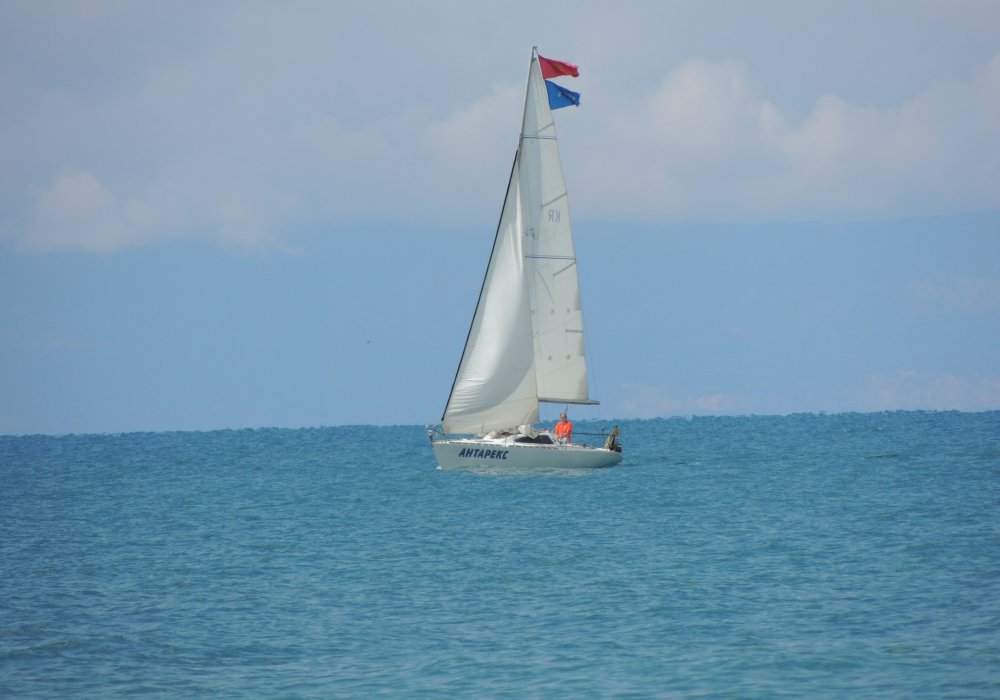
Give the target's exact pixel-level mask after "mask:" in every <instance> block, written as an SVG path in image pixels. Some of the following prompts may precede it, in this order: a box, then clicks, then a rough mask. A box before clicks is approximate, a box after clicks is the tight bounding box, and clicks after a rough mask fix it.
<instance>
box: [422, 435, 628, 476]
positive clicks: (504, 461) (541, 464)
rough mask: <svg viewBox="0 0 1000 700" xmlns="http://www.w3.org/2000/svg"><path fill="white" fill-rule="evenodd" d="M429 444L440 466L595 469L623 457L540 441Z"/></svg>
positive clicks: (614, 453)
mask: <svg viewBox="0 0 1000 700" xmlns="http://www.w3.org/2000/svg"><path fill="white" fill-rule="evenodd" d="M431 444H432V447H433V448H434V456H435V457H437V462H438V466H440V467H441V468H442V469H456V468H462V467H501V468H504V467H505V468H510V469H536V468H537V469H597V468H601V467H611V466H614V465H615V464H618V463H619V462H621V461H622V453H621V452H612V451H611V450H605V449H603V448H600V447H588V446H585V445H565V444H560V445H539V444H531V443H519V442H513V441H507V440H489V439H477V438H464V439H455V440H447V439H446V440H435V441H434V442H432V443H431Z"/></svg>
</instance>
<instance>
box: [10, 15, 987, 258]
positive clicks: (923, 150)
mask: <svg viewBox="0 0 1000 700" xmlns="http://www.w3.org/2000/svg"><path fill="white" fill-rule="evenodd" d="M76 5H79V7H80V8H82V9H78V10H74V12H75V14H74V15H73V17H74V20H73V21H72V22H67V21H64V20H60V19H57V18H55V17H53V16H50V15H58V14H59V13H45V12H33V11H29V10H27V9H24V8H18V7H16V6H12V7H11V8H7V9H5V10H3V11H0V12H3V13H4V15H5V17H6V19H7V20H8V21H7V22H6V24H5V25H3V23H0V25H3V26H4V27H5V28H4V29H0V32H2V34H0V38H2V39H4V40H5V45H9V46H10V47H11V49H10V60H9V61H7V62H6V64H5V66H4V67H3V68H2V69H0V90H2V91H3V92H4V94H5V97H6V99H5V100H4V103H3V105H2V106H0V122H2V123H3V124H4V127H3V129H2V130H0V148H2V150H3V152H4V153H5V162H4V164H3V165H2V166H0V221H2V222H3V228H4V230H5V231H6V233H5V237H7V238H8V239H13V240H15V241H18V242H19V243H21V244H22V245H24V246H26V247H28V248H32V249H35V250H54V249H60V248H78V249H83V250H95V251H98V250H99V251H113V250H115V249H118V248H121V247H127V246H133V245H144V244H149V243H154V242H157V241H162V240H170V239H173V238H176V237H178V236H192V237H199V238H204V239H208V240H213V241H226V242H235V243H237V244H239V245H244V244H246V245H251V246H260V245H281V242H282V241H283V240H287V238H288V236H289V233H290V232H292V231H295V230H297V229H301V228H305V227H315V226H324V225H327V226H329V225H334V224H337V223H345V222H347V223H350V222H375V223H377V222H379V221H398V220H401V219H406V220H408V221H411V222H412V221H414V220H415V221H417V222H418V223H419V222H423V223H424V225H434V226H440V225H451V226H457V225H464V224H467V223H469V222H478V221H482V220H483V217H484V215H485V216H487V217H488V218H489V217H492V216H493V215H494V214H495V211H496V208H497V206H498V200H499V199H500V198H501V197H502V191H501V190H502V183H503V181H504V180H505V178H506V168H507V166H508V165H509V162H510V157H511V154H512V150H513V148H514V146H515V136H516V128H517V123H518V117H519V114H518V110H519V103H520V99H521V94H522V93H523V85H522V83H521V81H522V80H523V74H524V64H523V63H521V62H520V61H521V60H523V59H524V58H526V54H527V52H526V47H527V46H530V44H527V43H526V42H528V41H532V40H533V39H534V38H535V37H527V36H525V34H526V32H525V31H524V30H523V28H520V27H519V25H518V22H517V21H516V13H508V12H504V13H502V15H501V14H500V13H497V16H496V17H493V16H491V15H490V14H484V13H483V12H482V11H468V12H464V11H463V12H459V11H458V9H459V6H458V5H451V4H449V3H444V4H439V5H437V4H432V5H431V6H430V7H429V8H423V9H421V10H414V9H412V8H409V7H408V6H405V5H404V4H399V5H398V6H394V10H393V11H392V12H388V13H386V12H383V11H382V10H381V9H380V8H379V7H376V6H372V8H371V9H369V8H367V7H366V6H357V7H354V6H351V7H343V6H340V5H337V4H333V5H329V4H323V3H318V4H313V3H302V4H296V5H293V6H291V7H285V6H282V7H280V8H279V7H273V6H269V5H266V4H263V5H253V4H250V5H247V4H237V5H231V6H218V5H213V6H207V7H202V6H198V5H195V6H187V7H185V8H183V9H170V8H167V9H163V8H159V7H158V6H155V5H151V6H134V5H132V4H129V3H124V4H115V3H111V4H107V3H98V4H92V3H90V4H88V3H83V4H73V3H70V4H69V5H68V6H66V7H67V8H69V9H73V8H74V7H76ZM171 7H172V6H171ZM88 8H89V9H88ZM546 11H547V12H552V13H555V14H558V15H559V16H560V17H562V14H561V13H558V12H557V11H556V10H555V9H552V10H546ZM706 12H707V14H705V13H703V12H702V11H696V10H683V11H682V10H679V9H678V10H676V11H675V12H671V11H668V10H666V9H664V8H663V7H661V6H659V5H655V4H651V5H649V6H646V5H643V4H641V3H640V4H638V5H636V6H635V7H633V8H632V9H631V10H628V11H626V10H621V9H619V10H615V9H609V8H607V7H605V6H603V5H601V6H597V5H595V6H586V5H584V6H581V7H580V8H579V11H578V12H577V13H575V14H574V15H572V16H571V17H564V18H563V19H564V21H566V22H569V23H570V25H571V26H569V27H567V31H566V32H565V34H566V36H567V37H569V36H572V35H573V34H574V32H573V31H569V30H570V29H575V30H577V31H579V32H582V34H581V36H582V37H586V40H584V39H582V38H581V39H580V40H578V44H577V46H575V47H574V46H573V45H572V44H569V45H560V44H558V43H556V44H555V45H552V46H551V47H547V48H546V50H549V48H551V51H549V52H550V53H552V54H553V55H555V56H559V57H562V58H567V59H572V60H574V61H577V62H579V63H581V64H582V65H583V69H584V72H583V75H582V76H581V78H580V80H579V81H578V82H577V83H574V87H578V88H579V89H580V90H581V91H582V92H583V96H584V106H583V107H581V109H580V110H579V112H577V111H576V110H572V113H571V114H568V113H557V119H558V121H559V128H560V135H561V136H562V137H563V139H564V143H563V148H564V163H566V164H567V165H568V166H570V167H571V168H572V170H571V172H570V173H569V180H570V185H571V191H572V195H571V196H572V201H573V208H574V215H575V216H576V217H577V218H580V217H602V218H608V219H613V220H630V219H631V220H636V219H643V220H651V221H657V222H662V221H669V220H676V219H691V218H694V219H730V220H747V219H789V218H803V217H805V218H810V219H825V218H858V217H866V216H877V217H899V216H911V215H920V214H928V213H952V212H955V211H963V210H969V209H978V208H995V207H1000V191H998V188H997V187H996V184H995V183H996V182H998V181H1000V130H997V129H996V128H995V124H997V123H1000V55H997V56H993V57H992V58H990V59H989V60H987V61H986V62H985V63H984V62H983V59H982V58H981V57H980V58H979V59H978V60H979V67H978V68H977V69H976V70H975V71H972V70H971V69H969V68H968V66H970V65H973V63H972V62H970V61H968V60H967V61H966V62H965V63H963V64H962V70H954V71H952V73H950V74H949V75H948V76H947V77H944V78H942V77H941V76H940V75H929V74H928V75H927V77H925V78H924V79H923V81H922V82H917V81H916V79H914V78H913V76H908V77H909V78H910V80H909V82H908V83H907V84H911V85H918V87H916V88H915V89H913V90H910V92H909V94H907V95H904V96H903V97H901V98H899V99H895V100H894V102H890V103H887V104H867V103H864V102H862V101H860V100H858V99H857V98H855V97H852V96H851V95H847V94H837V91H836V90H835V89H833V88H831V87H830V85H829V84H828V83H823V82H819V81H817V82H814V83H813V82H810V81H808V80H802V79H801V78H799V79H798V83H797V86H798V87H797V89H798V90H800V91H801V90H804V89H808V90H810V91H811V92H809V93H808V94H802V93H801V92H800V93H797V94H795V95H792V96H790V95H789V93H788V91H787V89H786V90H782V89H780V88H776V87H774V83H775V77H774V72H775V71H777V70H778V68H776V67H775V66H778V67H780V66H782V65H783V64H781V63H775V62H774V61H773V57H772V58H771V59H770V60H761V56H760V55H759V54H757V53H755V52H759V51H760V49H759V48H754V47H757V46H758V45H760V44H761V41H763V39H762V40H761V41H756V42H752V43H749V44H746V43H744V44H739V43H736V44H732V46H731V47H730V48H729V49H727V51H729V52H730V53H728V54H727V53H725V52H721V51H720V52H719V54H718V57H715V58H698V57H693V58H692V57H691V56H693V55H695V54H694V53H690V52H692V51H694V50H695V47H696V46H698V42H697V41H694V40H692V41H690V42H688V43H687V44H681V43H679V42H680V38H681V35H682V34H683V32H682V31H681V29H680V28H679V27H681V26H682V25H683V26H685V27H688V28H690V29H691V30H692V31H695V30H697V31H702V32H707V31H709V30H710V29H711V30H713V31H714V28H715V23H716V22H717V18H716V16H715V14H714V13H712V12H708V11H706ZM801 12H804V13H806V15H810V13H811V12H812V11H811V10H808V9H806V10H801ZM879 12H881V13H883V14H887V15H890V16H891V15H892V14H893V13H895V12H897V10H895V9H893V8H892V7H883V8H881V9H880V10H879ZM942 12H943V11H942ZM942 12H938V13H937V14H938V15H941V14H942ZM991 12H992V11H990V10H989V9H988V8H987V9H985V10H984V9H982V8H978V9H977V8H976V7H971V6H970V7H965V8H964V9H962V10H961V12H958V11H951V10H949V11H948V12H944V13H943V14H944V15H946V16H947V21H949V22H950V21H952V19H951V18H952V17H958V19H956V20H954V22H955V26H956V27H959V28H961V27H963V26H965V25H969V24H971V23H982V22H983V21H985V20H983V19H982V18H981V17H980V15H981V14H983V13H985V15H986V16H987V17H989V16H992V14H991ZM63 14H65V13H63ZM737 14H739V13H737ZM758 14H759V13H758ZM792 14H794V13H792ZM819 14H820V15H822V14H823V13H822V12H820V13H819ZM154 15H155V16H154ZM67 16H68V15H67ZM740 16H742V17H743V20H744V21H746V22H750V23H751V24H753V23H754V22H758V19H757V14H755V13H753V12H749V13H746V14H743V15H740ZM963 18H964V19H963ZM670 19H673V20H674V23H673V24H670V23H669V22H667V20H670ZM800 19H801V18H800ZM737 20H738V18H734V19H733V20H732V21H733V22H736V21H737ZM540 21H541V20H540ZM786 21H788V22H794V21H795V19H794V18H789V19H787V20H786ZM963 21H964V22H965V25H963V24H962V22H963ZM665 23H666V24H667V25H669V27H668V28H669V30H670V31H671V32H674V34H672V35H671V36H672V37H673V42H666V43H668V44H670V46H672V47H673V46H679V45H683V46H684V47H685V48H684V49H683V50H686V51H689V53H687V54H678V53H676V51H679V50H681V49H673V48H671V49H670V50H671V51H675V53H673V54H668V53H666V51H667V49H666V48H663V46H664V40H663V36H662V34H663V31H664V29H663V28H664V26H665ZM754 26H757V25H754ZM803 26H808V25H807V24H804V25H803ZM431 27H433V30H434V31H429V29H430V28H431ZM850 27H851V25H850V23H846V24H844V26H841V27H839V29H838V30H837V31H839V32H841V33H842V34H843V33H844V32H848V31H855V30H854V29H851V28H850ZM500 29H504V30H505V31H503V32H501V31H499V30H500ZM786 29H787V28H782V27H781V26H775V27H773V28H772V29H769V30H768V31H774V32H776V35H777V33H782V32H785V30H786ZM902 29H905V30H907V35H911V34H913V32H914V31H915V30H914V29H913V28H909V29H908V28H907V27H902ZM917 29H919V27H918V28H917ZM422 30H423V31H422ZM857 31H858V32H860V36H862V38H863V39H865V41H870V40H872V37H868V36H867V35H866V34H865V32H863V31H862V30H860V29H858V30H857ZM434 32H441V33H442V35H440V36H439V35H437V34H435V33H434ZM785 33H787V32H785ZM444 34H447V40H444V38H445V37H444ZM633 35H634V39H632V40H631V41H630V42H622V41H620V40H619V39H620V37H622V36H633ZM782 35H783V34H782ZM957 35H958V34H957V33H956V36H957ZM920 36H922V34H920ZM32 37H34V38H37V39H43V40H32ZM501 37H503V38H501ZM765 38H766V37H765ZM850 38H851V37H849V36H842V37H840V39H841V41H839V42H837V45H838V46H843V45H849V44H850ZM563 41H568V39H566V40H563ZM553 42H555V40H554V39H553ZM623 44H625V45H624V46H623ZM40 46H46V47H54V48H52V49H51V50H50V49H46V50H44V51H42V50H40V49H39V47H40ZM522 47H523V48H524V49H525V50H523V51H522V50H521V49H522ZM701 48H704V46H702V47H701ZM824 50H825V49H823V48H822V47H816V57H814V58H813V60H812V62H811V63H810V64H809V65H810V66H812V69H813V70H816V69H817V67H818V66H822V65H823V57H824V55H825V54H824V53H823V51H824ZM884 50H885V49H884V48H883V47H881V45H879V47H878V51H884ZM564 51H565V52H564ZM775 51H777V50H776V49H775ZM772 53H773V52H772ZM839 53H840V49H838V54H837V55H838V56H839ZM727 55H728V56H729V57H725V56H727ZM753 58H756V60H752V59H753ZM462 59H464V60H462ZM637 60H640V61H644V63H643V64H642V65H641V70H639V69H637V67H636V65H635V61H637ZM511 61H516V62H514V63H511ZM588 61H591V63H588ZM905 63H906V62H901V63H900V64H899V66H904V65H905ZM831 65H833V64H831ZM836 65H840V63H839V62H836ZM511 66H513V68H512V67H511ZM899 66H897V67H896V68H895V71H896V73H893V72H892V71H891V70H889V69H888V68H884V70H886V75H885V76H884V78H882V81H883V84H884V85H885V86H886V87H887V90H886V92H889V90H888V87H892V94H896V85H897V83H898V82H899V81H894V77H895V76H896V75H897V74H898V73H899V72H900V71H902V70H903V68H901V67H899ZM769 71H770V72H769ZM640 73H641V79H640V78H639V74H640ZM823 75H829V74H827V73H824V74H823ZM848 77H849V76H848ZM859 77H864V78H865V79H866V80H868V81H869V82H872V80H871V79H870V78H869V76H867V75H866V76H859ZM501 79H502V81H501V82H497V81H498V80H501ZM802 86H805V87H802ZM802 105H807V107H806V108H805V109H803V108H802ZM567 117H572V118H567ZM564 127H565V128H564ZM497 182H500V183H501V184H500V185H499V187H498V186H497V184H496V183H497Z"/></svg>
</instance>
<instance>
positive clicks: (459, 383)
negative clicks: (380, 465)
mask: <svg viewBox="0 0 1000 700" xmlns="http://www.w3.org/2000/svg"><path fill="white" fill-rule="evenodd" d="M540 401H548V402H555V403H595V402H593V401H591V400H590V398H589V394H588V389H587V365H586V360H585V358H584V342H583V315H582V312H581V309H580V287H579V281H578V278H577V269H576V254H575V252H574V250H573V236H572V231H571V229H570V221H569V204H568V198H567V194H566V183H565V181H564V179H563V172H562V165H561V163H560V161H559V147H558V144H557V142H556V130H555V123H554V122H553V119H552V110H551V108H550V106H549V100H548V94H547V88H546V83H545V80H544V79H543V77H542V72H541V69H540V67H539V62H538V55H537V52H535V51H532V56H531V66H530V68H529V71H528V88H527V94H526V96H525V101H524V118H523V120H522V123H521V138H520V143H519V146H518V150H517V154H516V156H515V158H514V166H513V168H512V170H511V176H510V183H509V184H508V186H507V196H506V198H505V199H504V206H503V210H502V212H501V214H500V223H499V226H498V227H497V234H496V239H495V241H494V243H493V252H492V255H491V256H490V262H489V266H488V267H487V270H486V277H485V279H484V280H483V288H482V291H481V292H480V296H479V303H478V305H477V306H476V313H475V316H474V317H473V321H472V326H471V327H470V329H469V337H468V339H467V340H466V344H465V351H464V353H463V354H462V360H461V362H460V364H459V368H458V372H457V374H456V376H455V383H454V385H453V387H452V391H451V396H450V397H449V399H448V405H447V407H446V408H445V413H444V416H443V418H442V419H441V424H442V429H443V431H444V432H445V433H453V434H454V433H478V434H485V433H487V432H490V431H493V430H507V429H512V428H516V427H518V426H521V425H526V424H531V423H533V422H535V421H536V420H538V404H539V402H540Z"/></svg>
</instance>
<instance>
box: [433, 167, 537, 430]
mask: <svg viewBox="0 0 1000 700" xmlns="http://www.w3.org/2000/svg"><path fill="white" fill-rule="evenodd" d="M518 172H519V162H518V159H517V158H515V160H514V167H513V170H512V172H511V180H510V184H509V185H508V188H507V196H506V198H505V200H504V208H503V211H502V213H501V215H500V225H499V226H498V227H497V235H496V240H495V241H494V243H493V252H492V254H491V255H490V262H489V266H488V267H487V270H486V278H485V280H484V281H483V288H482V291H481V292H480V295H479V304H478V305H477V306H476V313H475V316H474V317H473V321H472V327H471V328H470V329H469V337H468V339H467V340H466V344H465V352H464V353H463V354H462V361H461V363H460V364H459V368H458V374H457V375H456V377H455V384H454V386H453V387H452V391H451V396H450V397H449V399H448V406H447V407H446V408H445V413H444V417H443V418H442V419H441V427H442V429H443V430H444V432H446V433H453V434H454V433H477V434H485V433H487V432H489V431H491V430H502V429H505V428H512V427H515V426H518V425H524V424H530V423H533V422H535V421H536V420H538V398H537V396H538V394H537V391H536V383H535V368H534V352H533V350H532V342H531V317H530V314H529V305H528V292H527V287H526V285H525V281H524V248H523V237H522V236H521V223H520V222H521V210H522V205H521V187H520V186H519V184H518V183H519V181H520V178H519V177H518Z"/></svg>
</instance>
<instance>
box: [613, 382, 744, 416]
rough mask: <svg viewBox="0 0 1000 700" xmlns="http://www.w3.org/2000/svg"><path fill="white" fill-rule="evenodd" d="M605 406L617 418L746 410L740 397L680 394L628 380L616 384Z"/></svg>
mask: <svg viewBox="0 0 1000 700" xmlns="http://www.w3.org/2000/svg"><path fill="white" fill-rule="evenodd" d="M615 393H616V394H618V397H617V399H615V400H614V401H613V402H612V403H611V405H609V407H608V408H609V409H610V410H611V411H612V412H613V413H614V414H615V416H616V417H619V418H652V417H659V416H689V415H732V414H739V413H745V412H747V403H746V400H745V399H744V398H743V397H740V396H736V395H730V394H723V393H716V394H705V395H681V394H679V393H677V392H674V391H670V390H668V389H666V388H664V387H659V386H644V385H639V384H628V385H623V386H619V387H617V391H616V392H615Z"/></svg>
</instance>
